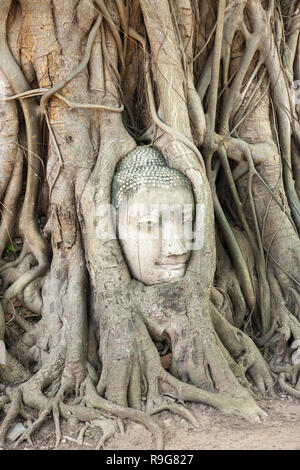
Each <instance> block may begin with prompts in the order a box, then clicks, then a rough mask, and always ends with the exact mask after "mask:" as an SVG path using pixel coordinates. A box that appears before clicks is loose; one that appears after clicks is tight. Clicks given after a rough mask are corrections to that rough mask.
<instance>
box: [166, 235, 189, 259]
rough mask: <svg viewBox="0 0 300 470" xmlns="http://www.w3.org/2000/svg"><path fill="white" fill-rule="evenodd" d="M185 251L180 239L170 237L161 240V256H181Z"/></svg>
mask: <svg viewBox="0 0 300 470" xmlns="http://www.w3.org/2000/svg"><path fill="white" fill-rule="evenodd" d="M186 253H187V249H186V247H185V245H184V243H183V241H182V240H181V239H176V238H171V239H167V240H162V254H163V256H183V255H185V254H186Z"/></svg>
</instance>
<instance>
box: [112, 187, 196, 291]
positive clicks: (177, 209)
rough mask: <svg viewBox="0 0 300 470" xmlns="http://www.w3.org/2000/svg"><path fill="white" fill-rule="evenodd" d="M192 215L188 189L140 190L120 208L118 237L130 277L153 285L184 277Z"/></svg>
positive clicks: (192, 206) (192, 202)
mask: <svg viewBox="0 0 300 470" xmlns="http://www.w3.org/2000/svg"><path fill="white" fill-rule="evenodd" d="M193 213H194V197H193V194H192V191H191V190H189V189H188V188H187V187H173V188H169V189H167V190H164V189H162V188H147V187H144V188H140V189H139V190H138V191H137V192H136V193H135V194H134V195H132V196H131V197H130V198H129V199H127V200H126V202H125V203H122V204H121V205H120V207H119V214H118V236H119V241H120V244H121V247H122V249H123V253H124V256H125V258H126V261H127V264H128V266H129V268H130V271H131V274H132V275H133V277H135V278H136V279H137V280H139V281H141V282H143V283H144V284H146V285H155V284H161V283H166V282H172V281H176V280H178V279H180V278H182V277H183V276H184V274H185V271H186V267H187V263H188V260H189V257H190V253H191V252H190V246H191V242H192V233H193V228H192V222H193Z"/></svg>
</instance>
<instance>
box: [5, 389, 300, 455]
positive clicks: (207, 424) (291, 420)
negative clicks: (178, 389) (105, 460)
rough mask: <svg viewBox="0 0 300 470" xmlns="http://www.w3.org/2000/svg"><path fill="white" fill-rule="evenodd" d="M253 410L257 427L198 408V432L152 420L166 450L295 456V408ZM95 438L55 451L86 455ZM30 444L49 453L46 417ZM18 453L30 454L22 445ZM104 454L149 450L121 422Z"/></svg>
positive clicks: (299, 420) (140, 435)
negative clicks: (263, 415)
mask: <svg viewBox="0 0 300 470" xmlns="http://www.w3.org/2000/svg"><path fill="white" fill-rule="evenodd" d="M259 404H260V406H261V407H262V408H263V409H264V410H265V411H266V412H267V413H268V415H269V417H268V418H267V419H266V420H265V421H264V422H263V423H261V424H252V423H248V422H247V421H245V420H243V419H240V418H238V417H232V416H224V415H222V414H221V413H220V412H218V411H216V410H214V409H212V408H210V407H208V406H205V405H199V404H190V405H189V409H190V410H191V411H192V412H193V413H194V414H195V416H196V417H197V419H198V421H199V423H200V428H199V429H193V428H192V427H191V426H190V425H189V424H188V423H187V422H186V421H185V420H184V419H182V418H181V417H178V416H175V415H174V414H171V413H169V412H163V413H161V414H160V415H159V416H157V417H156V418H155V419H156V420H157V421H158V423H159V424H160V426H161V427H162V429H163V432H164V439H165V449H166V450H168V449H169V450H172V449H173V450H174V449H175V450H221V449H226V450H227V449H233V450H235V449H236V450H237V449H244V450H246V449H249V450H255V449H256V450H258V449H260V450H261V449H267V450H287V449H289V450H300V402H299V401H297V400H294V399H292V398H291V397H289V396H287V395H284V394H279V395H278V396H277V398H275V399H261V400H259ZM2 419H3V413H1V415H0V422H1V420H2ZM82 426H83V425H82V424H81V423H79V424H76V423H69V422H67V421H65V420H62V423H61V429H62V435H63V436H69V437H71V438H74V439H76V438H77V437H78V434H79V432H80V429H81V428H82ZM100 438H101V431H100V429H99V428H90V429H88V431H87V432H86V436H85V444H84V445H83V446H80V445H78V444H76V443H74V442H70V441H69V440H67V439H65V438H63V441H62V443H61V444H60V445H59V446H58V450H91V449H94V448H95V447H96V444H97V442H98V440H99V439H100ZM33 444H34V447H33V449H41V450H46V449H54V445H55V436H54V424H53V420H52V419H51V418H50V417H49V418H48V420H47V421H46V422H45V424H44V425H43V427H42V428H41V430H40V431H39V432H38V433H37V434H36V435H34V436H33ZM12 447H13V444H12V443H9V442H8V444H7V446H6V449H11V448H12ZM20 448H21V449H27V450H30V449H32V447H29V445H28V444H26V443H24V444H22V445H21V446H20ZM105 449H106V450H121V449H122V450H125V449H128V450H133V449H135V450H144V449H151V439H150V436H149V433H148V432H147V431H146V430H145V428H143V426H141V425H138V424H135V423H132V422H125V434H123V435H122V434H120V433H118V434H117V435H116V436H115V437H114V438H112V439H110V440H109V441H108V442H107V443H106V446H105Z"/></svg>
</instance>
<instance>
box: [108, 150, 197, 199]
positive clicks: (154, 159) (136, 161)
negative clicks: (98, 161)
mask: <svg viewBox="0 0 300 470" xmlns="http://www.w3.org/2000/svg"><path fill="white" fill-rule="evenodd" d="M143 187H144V188H149V189H150V188H162V189H165V190H168V189H171V188H179V187H183V188H187V189H188V190H189V191H191V186H190V183H189V180H188V179H187V178H186V177H185V176H184V175H183V174H182V173H180V172H179V171H177V170H175V169H174V168H170V167H169V166H168V165H167V164H166V161H165V159H164V157H163V155H162V154H161V153H160V152H159V151H158V150H157V149H155V148H154V147H149V146H139V147H136V148H135V149H134V150H133V151H132V152H130V153H129V154H128V155H126V156H125V157H124V158H123V159H122V160H121V162H120V163H119V164H118V166H117V169H116V172H115V176H114V180H113V187H112V202H113V204H114V205H115V206H116V207H119V206H120V203H121V200H122V198H123V197H125V196H126V197H127V198H129V197H130V196H132V195H133V194H134V193H136V192H137V191H138V190H139V189H141V188H143Z"/></svg>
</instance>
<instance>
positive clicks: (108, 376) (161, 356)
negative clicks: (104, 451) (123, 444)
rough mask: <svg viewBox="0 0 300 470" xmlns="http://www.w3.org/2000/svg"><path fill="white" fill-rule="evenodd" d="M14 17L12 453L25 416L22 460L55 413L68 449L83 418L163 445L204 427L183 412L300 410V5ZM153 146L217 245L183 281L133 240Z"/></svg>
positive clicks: (2, 119) (7, 46)
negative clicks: (184, 183) (138, 188)
mask: <svg viewBox="0 0 300 470" xmlns="http://www.w3.org/2000/svg"><path fill="white" fill-rule="evenodd" d="M0 7H1V12H2V15H1V19H0V23H1V37H0V45H1V50H0V88H1V90H0V95H1V96H0V169H1V170H0V171H1V174H0V201H1V206H2V210H1V219H0V251H1V256H2V260H1V266H0V274H1V278H2V286H1V288H2V294H1V308H0V340H1V341H5V344H6V347H7V361H6V363H5V364H0V376H1V379H2V381H3V382H4V384H5V392H3V397H0V409H2V408H3V407H4V405H5V404H7V403H9V404H8V405H7V406H6V408H5V413H3V421H2V424H1V427H0V444H1V443H3V442H4V440H5V436H6V434H7V432H8V430H9V429H10V426H11V424H12V423H13V422H14V420H15V419H16V418H17V416H18V415H21V417H23V418H26V416H27V413H26V412H25V410H24V406H27V407H31V408H34V409H36V410H38V411H39V418H37V419H36V420H35V421H34V422H33V423H32V424H31V425H30V426H29V427H28V429H27V430H26V431H25V432H24V433H23V435H22V436H21V437H20V438H19V440H18V441H17V444H19V443H20V442H22V441H23V440H25V439H30V436H31V434H32V433H33V432H34V431H35V430H36V429H37V428H38V427H40V426H41V424H42V423H43V421H44V419H45V417H46V416H47V415H48V414H49V413H50V412H52V413H53V417H54V422H55V427H56V436H57V444H58V443H59V441H60V429H59V417H60V416H61V417H63V418H67V419H68V418H70V416H73V417H75V418H77V419H78V420H80V421H83V422H88V421H92V420H97V423H98V424H99V423H100V424H99V425H100V427H101V426H103V429H104V431H105V429H106V426H107V425H108V424H107V419H108V418H110V419H111V418H113V419H114V420H116V422H117V420H118V419H119V418H121V419H123V418H124V419H125V418H128V419H132V420H134V421H136V422H139V423H143V424H144V425H145V426H146V428H147V429H148V430H149V432H150V433H151V434H152V435H153V439H154V445H155V446H156V447H161V446H162V445H163V442H162V432H161V430H160V428H159V427H158V425H157V424H156V422H155V421H154V419H153V418H152V415H153V414H156V413H158V412H160V411H162V410H165V409H169V410H171V411H174V412H175V413H178V414H180V415H181V416H183V417H184V418H185V419H187V420H189V421H191V422H192V423H193V424H194V425H195V426H197V422H196V420H195V418H194V417H193V415H192V414H191V413H190V412H189V411H188V409H186V408H185V407H183V406H182V405H181V404H182V402H183V401H195V402H201V403H207V404H209V405H211V406H214V407H216V408H217V409H219V410H220V411H222V412H224V413H237V414H239V415H240V416H242V417H244V418H247V419H250V420H254V421H260V419H261V418H263V417H264V416H265V412H264V411H263V410H262V409H260V408H259V407H258V406H257V404H256V402H255V400H254V398H253V396H255V395H259V394H263V395H264V394H265V393H274V392H273V389H274V384H275V383H276V381H277V380H275V377H276V375H278V376H279V385H280V387H281V388H282V389H283V390H285V391H288V392H289V393H290V394H292V395H294V396H295V397H296V398H299V396H300V376H299V364H298V361H297V355H298V349H297V348H299V344H300V343H299V342H298V341H297V340H300V323H299V322H300V308H299V299H300V290H299V285H300V284H299V283H300V276H299V274H300V273H299V266H300V263H299V257H300V242H299V235H298V231H299V228H300V203H299V181H300V175H299V168H300V164H299V155H300V151H299V146H300V127H299V106H298V103H297V99H296V98H297V96H296V95H297V94H296V93H295V90H294V81H295V80H297V79H298V78H299V77H300V72H299V64H300V62H299V54H300V40H299V17H298V8H299V5H298V2H297V1H292V2H286V1H284V0H281V1H280V2H277V3H276V5H275V4H274V2H273V1H269V2H267V1H266V0H243V1H239V2H236V1H235V0H219V1H218V2H217V1H215V0H213V1H211V2H206V1H204V0H178V1H176V2H173V1H172V0H147V1H146V0H117V1H115V2H110V1H105V0H94V1H93V0H80V1H75V0H64V1H61V0H51V1H49V0H39V1H38V2H37V1H36V0H19V1H16V0H0ZM140 145H148V146H149V147H154V148H156V149H157V150H159V151H160V152H161V154H162V155H163V156H164V158H165V160H166V162H167V165H168V166H169V167H171V168H174V169H176V170H177V171H179V172H181V173H182V174H183V175H184V176H185V177H186V178H187V179H188V180H189V182H190V184H191V187H192V190H193V195H194V200H195V204H196V213H195V219H194V227H196V228H197V230H198V234H200V238H201V240H202V242H201V243H200V245H199V246H197V248H196V249H195V250H193V251H192V253H191V258H190V260H189V263H188V265H187V269H186V272H185V275H184V277H182V279H179V280H177V281H176V282H174V283H162V284H158V285H150V286H148V285H145V284H143V283H142V282H140V281H138V280H136V279H135V278H134V277H133V276H132V274H131V272H130V268H129V266H128V264H127V262H126V260H125V258H124V253H123V251H122V249H121V246H120V243H119V240H118V238H117V236H116V231H115V227H114V220H113V217H112V212H111V202H112V196H111V188H112V181H113V178H114V175H115V171H116V168H117V165H118V163H119V162H120V161H122V159H123V158H124V157H125V156H127V155H128V154H130V152H132V151H133V150H134V149H136V147H137V146H140ZM297 191H298V192H297ZM18 239H21V240H22V249H21V250H20V252H16V251H15V252H14V255H15V256H14V259H13V260H11V259H9V256H8V253H9V249H10V250H15V249H14V248H13V247H14V246H16V241H17V240H18ZM25 309H27V311H30V312H31V314H29V315H27V318H25V317H24V311H25ZM37 320H38V321H37ZM11 385H13V387H11ZM276 390H277V389H276V388H275V391H276ZM74 395H76V396H77V397H78V398H77V399H76V400H75V403H76V404H70V400H69V398H70V397H72V396H74ZM4 414H5V416H4ZM101 423H102V424H101ZM110 423H111V421H110ZM111 426H112V428H111V432H110V433H109V435H112V434H113V433H114V432H116V429H117V426H116V425H114V424H112V425H111ZM105 436H107V434H105V432H104V436H103V439H101V440H100V441H99V445H98V447H99V448H100V447H101V446H104V444H105V439H106V437H105Z"/></svg>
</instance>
